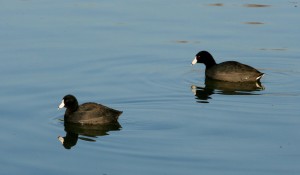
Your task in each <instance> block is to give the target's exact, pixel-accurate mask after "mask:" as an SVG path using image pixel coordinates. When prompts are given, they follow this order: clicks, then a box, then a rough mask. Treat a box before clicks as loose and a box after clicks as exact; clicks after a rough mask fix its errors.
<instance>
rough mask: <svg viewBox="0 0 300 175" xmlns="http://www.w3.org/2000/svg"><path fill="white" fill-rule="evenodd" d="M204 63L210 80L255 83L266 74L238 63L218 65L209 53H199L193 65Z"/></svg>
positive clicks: (231, 62)
mask: <svg viewBox="0 0 300 175" xmlns="http://www.w3.org/2000/svg"><path fill="white" fill-rule="evenodd" d="M196 63H203V64H205V66H206V69H205V75H206V77H208V78H211V79H216V80H222V81H229V82H255V81H259V80H260V79H261V77H262V76H263V75H264V73H261V72H259V71H258V70H256V69H255V68H253V67H251V66H249V65H246V64H242V63H239V62H236V61H226V62H222V63H219V64H217V63H216V61H215V60H214V58H213V57H212V55H211V54H210V53H209V52H207V51H201V52H199V53H198V54H197V55H196V57H195V58H194V60H193V61H192V64H193V65H194V64H196Z"/></svg>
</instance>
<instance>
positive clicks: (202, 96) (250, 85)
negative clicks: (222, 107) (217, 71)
mask: <svg viewBox="0 0 300 175" xmlns="http://www.w3.org/2000/svg"><path fill="white" fill-rule="evenodd" d="M264 89H265V88H264V86H263V85H262V84H261V82H259V81H257V82H240V83H239V82H238V83H236V82H226V81H218V80H213V79H209V78H206V79H205V87H200V86H195V85H192V86H191V90H192V92H193V93H194V95H195V96H196V98H195V99H196V100H197V102H198V103H209V102H208V101H209V100H210V99H212V97H211V96H212V95H213V94H222V95H259V94H257V93H255V92H257V91H262V90H264Z"/></svg>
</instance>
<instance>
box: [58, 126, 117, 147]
mask: <svg viewBox="0 0 300 175" xmlns="http://www.w3.org/2000/svg"><path fill="white" fill-rule="evenodd" d="M121 128H122V126H121V125H120V124H119V123H118V122H117V123H113V124H106V125H81V124H74V123H65V131H66V136H65V137H62V136H58V140H59V141H60V142H61V143H62V145H63V146H64V147H65V148H66V149H71V148H72V147H73V146H75V145H76V144H77V141H78V139H81V140H85V141H89V142H95V141H96V140H95V138H97V136H106V135H109V134H108V132H109V131H119V130H121Z"/></svg>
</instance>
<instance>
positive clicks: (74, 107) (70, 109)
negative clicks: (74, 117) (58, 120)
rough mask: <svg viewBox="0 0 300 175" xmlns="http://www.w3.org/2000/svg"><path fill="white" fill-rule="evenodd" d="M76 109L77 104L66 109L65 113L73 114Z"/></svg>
mask: <svg viewBox="0 0 300 175" xmlns="http://www.w3.org/2000/svg"><path fill="white" fill-rule="evenodd" d="M77 109H78V103H77V104H76V105H75V104H74V105H72V106H69V107H68V108H67V111H68V112H69V113H73V112H75V111H77Z"/></svg>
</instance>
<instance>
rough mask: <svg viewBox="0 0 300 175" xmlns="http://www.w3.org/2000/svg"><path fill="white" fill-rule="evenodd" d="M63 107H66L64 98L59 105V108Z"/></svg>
mask: <svg viewBox="0 0 300 175" xmlns="http://www.w3.org/2000/svg"><path fill="white" fill-rule="evenodd" d="M63 107H65V102H64V100H62V101H61V104H60V105H59V106H58V109H61V108H63Z"/></svg>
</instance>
